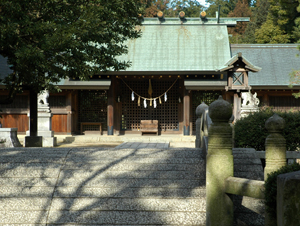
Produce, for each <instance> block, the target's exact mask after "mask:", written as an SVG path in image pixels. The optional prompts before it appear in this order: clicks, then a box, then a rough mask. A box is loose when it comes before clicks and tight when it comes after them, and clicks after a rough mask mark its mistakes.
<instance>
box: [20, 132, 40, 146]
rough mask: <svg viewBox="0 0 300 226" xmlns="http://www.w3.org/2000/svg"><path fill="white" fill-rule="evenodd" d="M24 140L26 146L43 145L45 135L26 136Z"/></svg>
mask: <svg viewBox="0 0 300 226" xmlns="http://www.w3.org/2000/svg"><path fill="white" fill-rule="evenodd" d="M26 133H27V132H26ZM24 141H25V142H24V146H25V147H43V137H39V136H35V137H34V136H26V137H25V140H24Z"/></svg>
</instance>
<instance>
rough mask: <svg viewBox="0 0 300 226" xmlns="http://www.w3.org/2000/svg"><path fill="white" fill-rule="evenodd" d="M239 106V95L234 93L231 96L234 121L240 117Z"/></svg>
mask: <svg viewBox="0 0 300 226" xmlns="http://www.w3.org/2000/svg"><path fill="white" fill-rule="evenodd" d="M241 105H242V103H241V94H240V93H235V94H234V95H233V115H234V120H235V121H236V120H238V119H240V117H241Z"/></svg>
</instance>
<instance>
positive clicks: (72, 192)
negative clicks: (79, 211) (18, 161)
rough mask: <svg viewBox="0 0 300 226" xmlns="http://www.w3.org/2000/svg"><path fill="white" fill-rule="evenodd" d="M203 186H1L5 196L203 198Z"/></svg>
mask: <svg viewBox="0 0 300 226" xmlns="http://www.w3.org/2000/svg"><path fill="white" fill-rule="evenodd" d="M205 193H206V191H205V189H203V188H193V189H188V188H174V187H173V188H172V187H168V188H131V187H126V188H122V189H120V188H101V187H84V186H83V187H79V188H78V186H76V187H55V185H53V186H48V187H47V186H21V185H20V186H14V187H12V186H1V187H0V194H1V196H2V197H5V198H22V197H25V198H27V197H33V198H35V197H41V198H43V197H48V198H51V197H63V198H67V197H69V198H76V197H97V198H110V197H111V198H145V197H147V198H155V199H157V198H203V197H205Z"/></svg>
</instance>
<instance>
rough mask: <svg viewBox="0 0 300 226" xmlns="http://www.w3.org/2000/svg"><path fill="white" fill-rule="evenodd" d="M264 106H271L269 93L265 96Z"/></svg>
mask: <svg viewBox="0 0 300 226" xmlns="http://www.w3.org/2000/svg"><path fill="white" fill-rule="evenodd" d="M263 105H265V106H270V103H269V95H268V94H267V93H264V96H263Z"/></svg>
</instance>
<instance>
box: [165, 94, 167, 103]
mask: <svg viewBox="0 0 300 226" xmlns="http://www.w3.org/2000/svg"><path fill="white" fill-rule="evenodd" d="M165 102H167V93H165Z"/></svg>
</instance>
